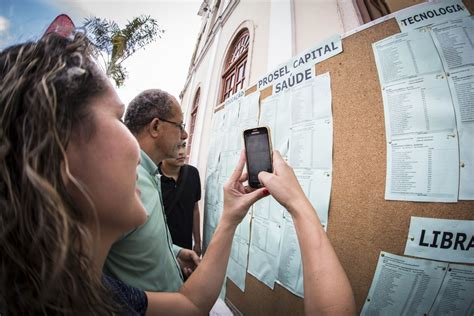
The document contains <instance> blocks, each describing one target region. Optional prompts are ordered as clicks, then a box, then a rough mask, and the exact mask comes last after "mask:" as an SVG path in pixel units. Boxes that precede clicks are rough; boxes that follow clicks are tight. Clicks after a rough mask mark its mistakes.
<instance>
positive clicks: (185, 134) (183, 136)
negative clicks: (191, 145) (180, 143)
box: [181, 130, 188, 140]
mask: <svg viewBox="0 0 474 316" xmlns="http://www.w3.org/2000/svg"><path fill="white" fill-rule="evenodd" d="M187 138H188V132H186V130H183V131H182V132H181V139H182V140H185V139H187Z"/></svg>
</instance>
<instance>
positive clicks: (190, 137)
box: [186, 88, 201, 162]
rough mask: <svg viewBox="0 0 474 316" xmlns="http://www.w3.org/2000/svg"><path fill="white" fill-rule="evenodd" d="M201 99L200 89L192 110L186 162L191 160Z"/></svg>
mask: <svg viewBox="0 0 474 316" xmlns="http://www.w3.org/2000/svg"><path fill="white" fill-rule="evenodd" d="M200 97H201V88H198V90H197V91H196V95H195V96H194V101H193V107H192V109H191V123H190V124H189V125H190V126H189V136H188V145H187V149H186V162H187V161H188V160H189V154H190V153H191V146H192V144H193V135H194V127H195V126H196V116H197V112H198V108H199V98H200Z"/></svg>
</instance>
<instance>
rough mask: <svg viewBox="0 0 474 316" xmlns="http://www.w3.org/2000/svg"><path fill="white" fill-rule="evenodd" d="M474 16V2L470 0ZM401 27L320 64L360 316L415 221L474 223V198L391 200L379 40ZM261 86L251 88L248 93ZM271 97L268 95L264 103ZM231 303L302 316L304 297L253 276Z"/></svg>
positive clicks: (344, 252) (380, 30)
mask: <svg viewBox="0 0 474 316" xmlns="http://www.w3.org/2000/svg"><path fill="white" fill-rule="evenodd" d="M464 3H465V5H466V7H467V8H468V9H469V11H470V12H471V14H472V13H473V12H474V1H473V0H464ZM399 32H400V29H399V27H398V25H397V22H396V20H395V19H394V18H392V19H389V20H387V21H385V22H382V23H380V24H377V25H375V26H372V27H370V28H367V29H365V30H363V31H360V32H357V33H355V34H352V35H351V36H349V37H346V38H344V39H343V40H342V41H343V52H342V53H341V54H339V55H336V56H334V57H332V58H329V59H327V60H325V61H323V62H321V63H319V64H317V65H316V73H317V74H323V73H325V72H329V73H330V76H331V91H332V110H333V121H334V130H333V141H334V142H333V143H334V147H333V182H332V192H331V203H330V208H329V225H328V232H327V233H328V236H329V239H330V240H331V243H332V245H333V246H334V248H335V250H336V253H337V255H338V256H339V259H340V261H341V263H342V265H343V267H344V269H345V271H346V273H347V275H348V277H349V280H350V283H351V285H352V289H353V291H354V294H355V299H356V304H357V310H358V311H359V312H360V310H361V309H362V306H363V305H364V301H365V299H366V296H367V293H368V291H369V288H370V285H371V283H372V278H373V276H374V272H375V268H376V266H377V261H378V258H379V254H380V252H381V251H386V252H390V253H393V254H396V255H403V253H404V249H405V244H406V238H407V235H408V229H409V226H410V218H411V217H412V216H420V217H431V218H442V219H456V220H474V201H460V202H457V203H422V202H404V201H387V200H385V198H384V193H385V177H386V147H385V146H386V144H385V125H384V112H383V103H382V95H381V90H380V84H379V79H378V75H377V68H376V65H375V59H374V54H373V51H372V46H371V45H372V43H374V42H377V41H379V40H381V39H383V38H386V37H388V36H390V35H393V34H396V33H399ZM251 89H254V90H253V91H255V87H252V88H250V89H249V90H250V91H252V90H251ZM269 95H271V89H269V88H267V89H265V90H263V91H261V96H260V99H261V100H262V99H264V98H265V97H268V96H269ZM227 302H230V304H232V305H233V306H235V307H236V308H237V310H239V311H240V312H241V313H243V314H244V315H303V312H304V310H303V300H302V299H301V298H299V297H297V296H295V295H293V294H291V293H290V292H289V291H287V290H286V289H284V288H283V287H281V286H279V285H278V284H275V289H274V290H271V289H270V288H268V287H267V286H265V285H264V284H263V283H261V282H260V281H258V280H257V279H256V278H254V277H253V276H251V275H250V274H248V273H247V277H246V287H245V293H242V292H241V291H240V290H239V289H238V288H237V287H236V286H235V285H234V284H233V283H232V282H231V281H228V282H227Z"/></svg>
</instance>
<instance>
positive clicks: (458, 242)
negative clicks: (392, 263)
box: [405, 216, 474, 263]
mask: <svg viewBox="0 0 474 316" xmlns="http://www.w3.org/2000/svg"><path fill="white" fill-rule="evenodd" d="M473 234H474V221H468V220H448V219H439V218H423V217H414V216H412V218H411V221H410V229H409V232H408V238H407V243H406V246H405V255H409V256H414V257H422V258H426V259H433V260H440V261H448V262H462V263H474V235H473ZM471 244H472V245H471Z"/></svg>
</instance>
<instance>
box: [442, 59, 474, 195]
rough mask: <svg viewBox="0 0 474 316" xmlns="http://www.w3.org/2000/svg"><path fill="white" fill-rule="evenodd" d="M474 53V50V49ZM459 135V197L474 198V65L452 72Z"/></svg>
mask: <svg viewBox="0 0 474 316" xmlns="http://www.w3.org/2000/svg"><path fill="white" fill-rule="evenodd" d="M473 55H474V51H473ZM448 83H449V86H450V88H451V93H452V97H453V100H454V105H455V112H456V118H457V119H456V121H457V126H458V136H459V156H460V157H459V159H460V165H461V166H460V174H459V177H460V180H459V199H460V200H474V67H472V66H470V67H463V68H459V69H457V70H455V71H453V72H451V73H450V76H449V77H448Z"/></svg>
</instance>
